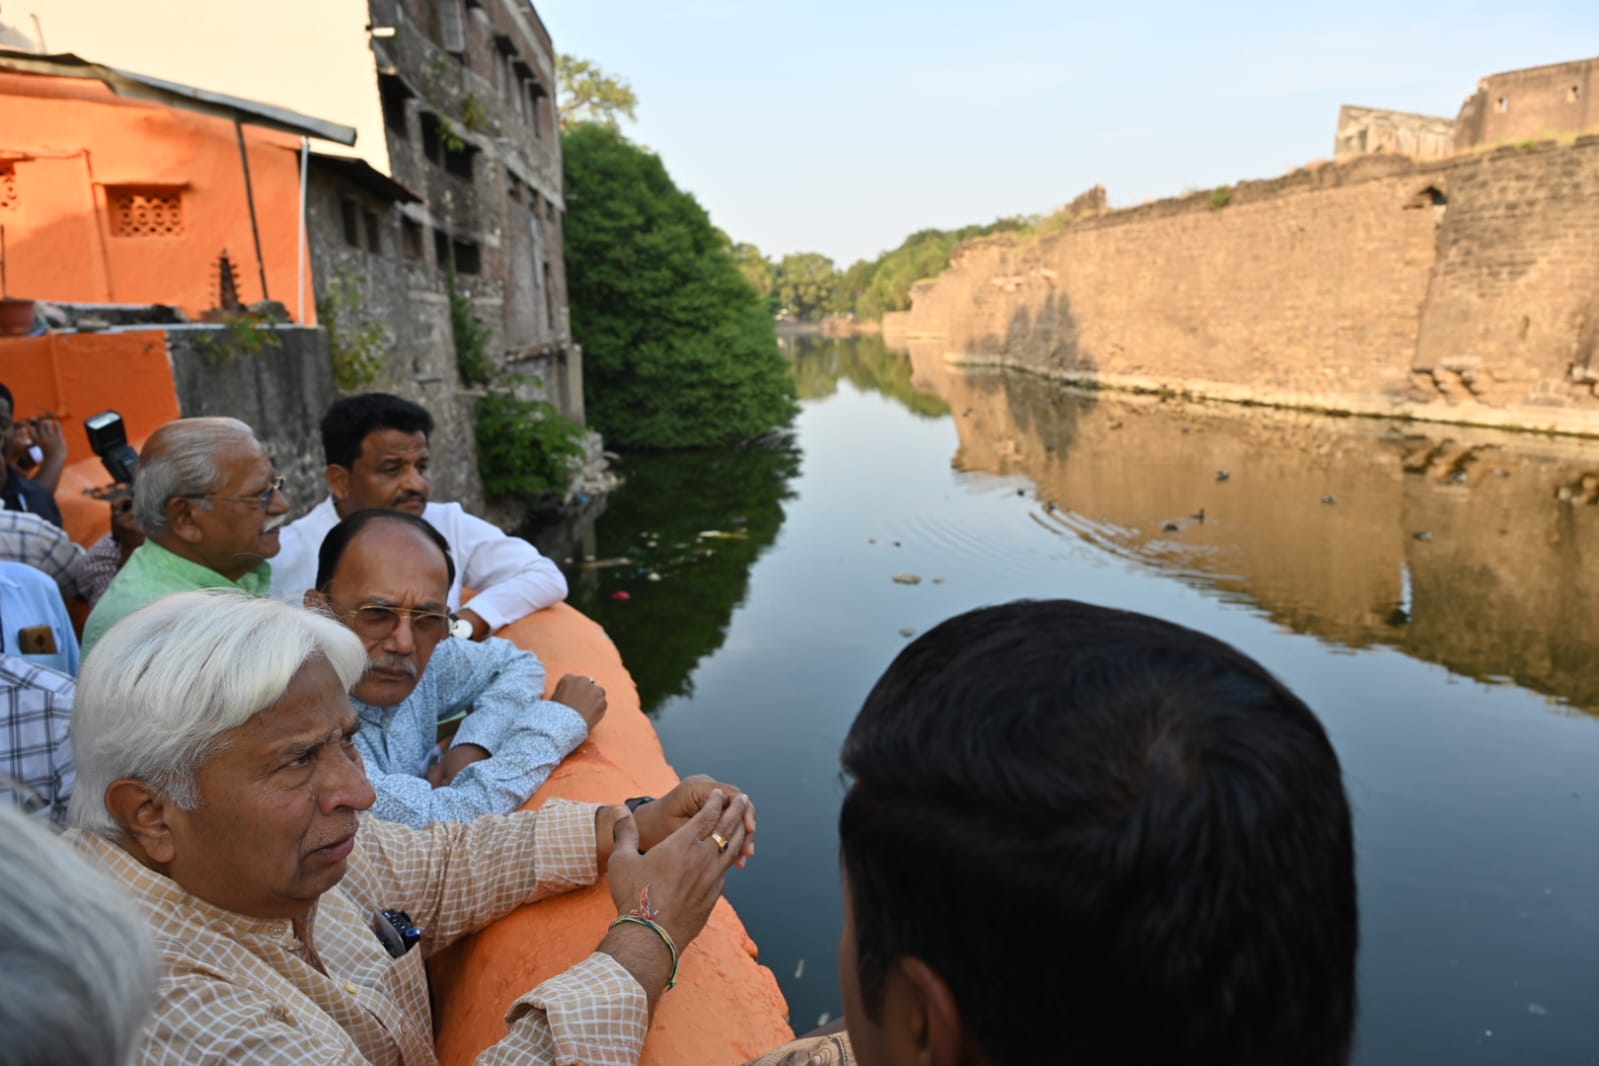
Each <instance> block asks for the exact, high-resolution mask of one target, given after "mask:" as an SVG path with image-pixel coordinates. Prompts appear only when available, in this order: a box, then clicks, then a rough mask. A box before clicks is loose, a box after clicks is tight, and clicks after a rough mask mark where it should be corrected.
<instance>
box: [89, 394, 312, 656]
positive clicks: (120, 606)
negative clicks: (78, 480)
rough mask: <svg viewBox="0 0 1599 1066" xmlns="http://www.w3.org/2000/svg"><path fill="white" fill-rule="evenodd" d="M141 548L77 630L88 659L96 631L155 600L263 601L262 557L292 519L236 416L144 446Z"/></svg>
mask: <svg viewBox="0 0 1599 1066" xmlns="http://www.w3.org/2000/svg"><path fill="white" fill-rule="evenodd" d="M133 513H134V517H135V518H136V519H137V521H138V524H139V528H140V529H142V530H143V531H144V534H145V538H146V539H145V542H144V543H143V544H141V545H140V546H139V548H138V550H137V551H135V552H134V553H133V554H132V555H130V556H129V557H128V561H127V563H126V564H124V565H123V567H122V569H121V570H120V571H118V573H117V576H116V577H115V578H114V579H112V581H111V585H110V587H109V588H107V589H106V591H105V595H104V596H102V597H101V598H100V602H99V603H97V604H95V608H94V610H93V611H92V612H90V614H89V620H88V622H87V623H86V624H85V625H84V627H83V651H84V653H85V654H88V651H89V649H90V648H91V647H93V646H94V644H95V642H96V641H98V640H99V639H100V637H101V635H102V634H104V633H105V631H106V630H107V629H110V628H111V626H112V625H113V624H114V623H115V622H116V621H117V619H119V618H122V617H124V616H126V615H129V614H132V613H133V612H134V611H136V610H138V609H139V608H140V607H143V606H144V605H145V604H147V603H149V602H150V601H151V600H154V599H157V598H159V597H161V596H169V595H171V594H172V593H174V592H185V591H188V590H190V589H207V588H237V589H242V590H244V591H245V592H248V593H249V594H250V595H252V596H265V595H266V594H267V591H268V590H269V589H270V588H271V585H272V568H271V566H270V565H268V564H267V560H268V559H270V558H272V557H273V556H274V555H276V554H277V553H278V547H279V545H278V529H279V527H281V526H282V525H283V523H284V521H285V520H286V519H287V518H288V516H289V501H288V498H287V497H285V496H284V495H283V478H282V477H280V476H279V475H278V472H277V470H276V469H274V468H273V466H272V460H271V459H270V458H269V457H268V456H267V453H266V449H265V448H263V447H261V442H260V441H258V440H256V439H255V433H254V432H252V431H251V429H250V427H249V426H247V425H245V424H244V423H243V422H240V421H239V420H238V419H236V418H180V419H178V420H177V421H175V422H168V423H167V424H166V425H164V426H162V427H161V428H160V429H158V430H156V431H155V432H154V433H152V434H150V439H149V440H148V441H146V442H145V446H144V454H143V455H142V456H140V460H139V476H138V478H137V480H136V481H135V482H134V486H133Z"/></svg>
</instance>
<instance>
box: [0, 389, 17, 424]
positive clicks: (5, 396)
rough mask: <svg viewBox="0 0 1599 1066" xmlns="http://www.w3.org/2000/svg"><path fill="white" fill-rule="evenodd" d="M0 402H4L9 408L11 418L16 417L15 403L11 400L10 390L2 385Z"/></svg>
mask: <svg viewBox="0 0 1599 1066" xmlns="http://www.w3.org/2000/svg"><path fill="white" fill-rule="evenodd" d="M0 400H4V401H5V402H6V403H7V404H9V405H10V406H11V415H12V417H16V413H17V401H16V400H15V399H13V398H12V396H11V390H10V389H8V388H6V387H5V386H4V385H0Z"/></svg>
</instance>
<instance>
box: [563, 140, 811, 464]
mask: <svg viewBox="0 0 1599 1066" xmlns="http://www.w3.org/2000/svg"><path fill="white" fill-rule="evenodd" d="M562 147H563V150H564V152H565V156H566V182H565V188H566V205H567V216H566V226H565V229H566V262H567V283H568V289H569V301H570V305H571V315H572V335H573V338H574V339H575V340H576V341H577V342H578V343H579V344H581V345H582V346H583V386H584V392H585V395H586V397H587V407H588V416H589V421H590V423H591V424H592V425H593V427H594V428H595V429H598V430H599V431H600V432H601V433H603V434H604V435H605V438H606V440H607V441H608V442H609V443H611V444H612V445H613V446H619V447H634V448H687V447H700V446H712V445H722V444H729V443H733V442H736V441H741V440H746V439H749V438H752V437H757V436H759V435H761V434H762V433H765V432H766V431H767V430H770V429H772V428H774V427H775V426H778V425H782V424H783V423H786V422H787V421H788V420H789V419H790V418H791V417H792V416H793V414H794V411H795V409H796V407H795V402H794V383H793V380H792V378H790V376H789V374H788V370H787V366H786V365H785V363H784V361H783V358H782V356H781V355H780V354H779V352H778V349H777V338H776V335H775V333H774V331H773V328H772V320H771V316H770V313H769V310H768V308H767V305H766V302H765V300H764V299H763V297H762V296H761V295H760V294H758V293H757V292H756V291H755V290H754V289H753V288H751V287H750V285H749V283H748V282H746V281H745V280H744V277H743V275H741V274H740V272H739V269H738V267H737V265H735V263H734V261H733V257H732V255H731V254H730V251H729V247H728V242H727V239H726V237H725V235H723V234H720V233H719V232H718V231H717V230H716V229H715V228H714V227H713V226H712V225H711V221H710V218H709V216H707V215H706V213H705V210H704V208H702V207H700V205H699V203H698V202H696V201H695V199H694V198H693V197H692V196H690V195H689V194H688V193H685V192H683V191H681V190H679V189H678V188H677V187H676V186H675V185H674V184H673V183H672V179H671V177H670V176H669V175H668V174H667V172H666V168H665V166H663V165H662V163H661V160H660V158H659V157H657V156H656V155H654V154H653V153H651V152H647V151H645V150H644V149H642V148H639V147H638V146H636V145H634V144H631V143H629V142H628V141H627V140H626V139H625V138H624V137H623V136H622V135H621V134H620V133H618V132H616V131H615V130H611V129H607V128H605V127H602V126H597V125H581V126H577V127H574V128H573V129H571V130H568V131H567V132H566V133H565V134H564V135H563V136H562Z"/></svg>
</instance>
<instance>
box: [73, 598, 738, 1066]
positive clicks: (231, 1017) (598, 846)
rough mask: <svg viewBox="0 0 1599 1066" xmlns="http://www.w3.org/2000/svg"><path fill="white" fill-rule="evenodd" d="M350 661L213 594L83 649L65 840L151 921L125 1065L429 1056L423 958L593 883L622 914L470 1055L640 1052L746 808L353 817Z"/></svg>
mask: <svg viewBox="0 0 1599 1066" xmlns="http://www.w3.org/2000/svg"><path fill="white" fill-rule="evenodd" d="M365 667H366V652H365V650H364V648H363V647H362V645H361V642H360V640H359V639H358V638H357V637H356V636H355V635H354V634H352V633H351V632H350V631H349V630H347V629H346V628H345V627H344V626H342V625H340V624H339V623H338V622H337V621H335V620H334V619H332V618H328V617H325V616H322V615H320V614H317V613H315V612H311V611H304V610H300V609H297V608H294V607H291V606H289V605H287V604H284V603H281V602H279V601H276V600H270V599H252V598H249V597H247V596H244V595H242V594H240V593H238V592H228V591H212V592H191V593H181V594H178V595H174V596H169V597H166V598H164V599H161V600H158V601H156V602H155V603H152V604H150V605H149V606H147V607H145V608H144V609H142V610H140V611H138V612H136V613H135V614H133V615H131V616H129V617H128V618H126V619H124V620H123V621H121V622H119V623H118V624H117V625H115V626H113V627H112V628H111V630H110V631H109V632H107V633H106V635H105V636H104V637H103V638H102V640H101V641H100V643H99V644H98V645H97V646H96V647H95V650H94V652H93V653H92V654H91V655H90V656H89V657H88V659H87V660H86V662H85V664H84V668H83V673H82V676H81V678H80V682H79V688H78V707H77V711H76V714H75V716H74V719H73V723H72V739H73V746H74V749H75V752H76V756H77V762H78V787H77V790H76V791H75V792H74V794H73V798H72V805H71V808H70V811H69V816H70V819H71V821H72V822H73V823H74V825H75V826H76V827H77V828H75V829H73V830H71V831H70V832H69V834H68V837H69V838H70V839H72V840H73V841H74V842H75V843H76V844H77V845H78V846H79V847H80V848H81V849H82V850H83V851H85V852H87V853H89V854H91V855H93V856H95V857H96V858H97V859H98V860H99V861H100V862H101V863H103V864H104V866H105V868H106V869H107V870H108V871H109V872H110V874H111V875H112V876H113V877H114V878H115V879H116V880H118V881H119V882H121V884H122V887H123V888H124V890H125V891H126V892H127V893H128V895H130V896H131V897H132V898H133V899H134V900H135V901H137V902H138V903H139V904H140V906H141V907H142V908H143V910H144V912H145V914H146V916H147V917H148V919H149V921H150V923H151V925H152V926H153V927H154V929H155V932H156V939H157V943H158V946H159V949H160V953H161V988H160V999H159V1001H158V1003H157V1005H156V1008H155V1012H154V1014H153V1016H152V1019H151V1022H150V1024H149V1026H148V1027H147V1030H146V1040H145V1046H144V1050H143V1053H142V1054H143V1058H142V1061H144V1062H146V1063H188V1062H198V1061H206V1062H228V1063H268V1062H272V1063H290V1062H295V1063H298V1062H338V1063H358V1062H383V1063H391V1062H402V1063H407V1064H419V1063H433V1062H435V1061H436V1060H435V1057H434V1052H433V1031H432V1020H431V1016H430V1013H429V1007H428V987H427V978H426V975H425V972H424V969H423V961H424V960H425V959H426V958H427V957H429V956H431V955H432V954H433V953H434V952H436V951H438V950H439V949H441V948H443V947H444V946H445V945H447V944H449V943H450V942H451V941H453V940H455V939H456V938H458V937H461V936H463V935H465V934H467V933H471V932H474V931H475V930H477V929H479V928H481V927H483V926H484V925H486V924H488V923H489V922H491V921H493V920H494V919H496V918H498V917H499V916H500V915H502V914H504V913H506V912H508V911H510V910H511V909H513V908H515V907H517V906H518V905H520V904H523V903H526V902H530V901H532V900H535V899H538V898H540V897H542V896H547V895H550V894H553V893H556V892H563V891H566V890H568V889H570V888H573V887H575V886H578V885H583V884H589V883H591V882H593V881H594V880H595V879H596V878H597V877H599V876H600V875H601V874H602V873H606V872H608V873H609V877H610V889H611V895H612V898H613V899H614V900H615V901H616V904H617V908H618V911H619V912H621V913H620V914H619V915H618V918H617V920H616V922H615V923H613V924H612V926H611V928H610V929H609V930H608V931H607V932H606V934H605V936H604V939H602V940H601V941H600V943H599V945H598V947H597V949H596V950H595V952H594V954H592V955H590V956H589V957H588V958H586V959H584V960H583V961H582V962H580V963H578V964H577V965H576V966H574V967H572V968H571V969H569V970H567V971H566V972H564V973H562V974H559V975H557V976H555V977H553V978H551V979H549V980H547V981H545V982H544V983H543V984H541V985H539V986H538V987H537V988H534V989H532V990H531V991H529V992H528V993H526V994H525V995H523V996H522V997H521V998H520V999H518V1000H517V1001H516V1003H515V1004H513V1005H512V1007H511V1010H510V1012H509V1014H508V1015H507V1024H508V1032H507V1034H506V1036H505V1038H504V1040H502V1041H501V1042H500V1043H499V1044H497V1045H495V1046H494V1047H493V1048H491V1049H489V1050H488V1051H487V1052H485V1053H484V1055H483V1056H482V1057H480V1058H479V1060H478V1061H479V1062H487V1063H511V1062H518V1063H556V1062H561V1063H569V1062H581V1063H596V1064H619V1066H620V1064H632V1063H636V1062H637V1059H638V1055H639V1051H640V1048H641V1047H642V1043H643V1039H644V1033H645V1030H646V1028H647V1026H648V1022H649V1014H650V1011H651V1010H652V1009H653V1006H654V1004H655V1001H656V999H657V997H658V996H659V995H660V993H661V991H662V990H663V989H665V988H669V987H671V985H672V983H674V981H675V979H676V972H677V964H678V958H679V953H680V952H681V950H682V949H683V948H684V947H685V946H686V945H687V944H688V943H689V941H691V940H693V938H694V937H695V936H696V935H697V934H698V933H699V931H700V929H701V928H703V926H704V924H705V921H706V919H707V918H708V916H709V914H710V910H711V907H712V906H713V905H714V904H715V902H716V900H717V898H718V897H719V896H720V895H721V890H722V883H723V878H724V876H725V874H726V871H727V869H728V868H729V867H730V866H732V865H733V864H734V863H736V862H741V861H742V860H743V858H744V857H745V856H746V855H747V854H749V853H751V852H752V851H753V845H752V844H751V843H750V840H751V838H752V836H753V833H754V831H755V819H754V808H753V806H752V805H751V804H750V802H749V799H748V797H746V796H744V795H743V794H742V793H740V792H739V791H738V790H737V789H734V788H732V787H730V786H727V785H719V784H717V783H715V782H711V781H709V780H708V779H697V780H696V779H690V780H688V781H685V782H684V783H683V784H680V785H679V786H678V787H677V788H675V789H673V790H672V791H671V792H670V793H668V794H667V795H666V796H663V797H662V798H661V799H659V800H654V801H646V802H643V803H642V804H641V805H640V806H638V807H637V808H636V813H635V812H634V811H630V810H629V808H628V807H627V806H616V807H605V806H594V805H588V804H578V803H567V802H563V801H559V800H552V801H551V802H550V803H548V804H546V805H545V806H544V807H543V808H542V809H541V810H539V811H536V812H531V811H523V812H516V813H513V814H510V815H489V816H486V817H483V818H480V819H478V820H476V821H473V822H464V823H463V822H448V823H438V824H435V825H432V826H429V827H428V828H426V829H423V830H413V829H410V828H407V827H405V826H402V825H398V824H395V823H391V822H384V821H380V820H378V819H375V818H370V817H365V816H363V815H362V813H361V812H363V811H365V810H366V809H367V808H368V807H370V806H371V805H372V802H373V798H374V796H373V791H372V786H371V784H370V783H369V782H368V781H367V777H366V773H365V771H364V769H363V767H362V764H361V757H360V754H359V751H358V749H357V747H356V744H355V736H356V732H357V730H358V728H359V720H358V718H357V717H356V712H355V709H354V708H353V707H352V706H351V705H350V701H349V699H348V698H347V692H348V690H349V688H350V687H351V686H352V685H353V684H354V683H355V681H356V680H357V679H359V678H360V676H361V673H362V671H363V670H364V669H365ZM413 948H414V950H413Z"/></svg>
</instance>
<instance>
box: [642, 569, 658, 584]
mask: <svg viewBox="0 0 1599 1066" xmlns="http://www.w3.org/2000/svg"><path fill="white" fill-rule="evenodd" d="M644 579H645V580H646V581H659V580H661V575H660V574H658V573H656V572H655V571H654V570H651V571H650V572H649V573H647V574H645V575H644Z"/></svg>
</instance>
